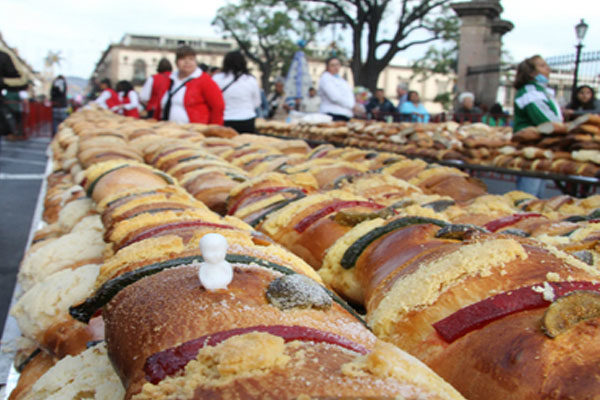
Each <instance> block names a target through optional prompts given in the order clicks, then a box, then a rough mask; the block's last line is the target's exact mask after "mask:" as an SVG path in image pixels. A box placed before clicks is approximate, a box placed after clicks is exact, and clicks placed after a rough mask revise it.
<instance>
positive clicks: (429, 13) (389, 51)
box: [301, 0, 453, 90]
mask: <svg viewBox="0 0 600 400" xmlns="http://www.w3.org/2000/svg"><path fill="white" fill-rule="evenodd" d="M451 1H453V0H396V1H392V0H301V2H302V3H313V4H314V5H315V7H317V8H316V9H314V10H312V12H311V13H309V15H308V17H309V18H310V19H312V20H313V21H315V22H316V23H318V24H319V26H321V27H324V26H327V25H332V24H334V25H342V26H348V27H350V29H351V31H352V56H351V61H350V66H351V69H352V74H353V76H354V83H355V85H360V86H365V87H367V88H369V89H370V90H374V89H375V88H376V86H377V79H378V78H379V74H380V73H381V71H383V69H384V68H385V67H387V66H388V65H389V63H390V61H391V60H392V58H394V56H395V55H397V54H398V53H399V52H401V51H403V50H406V49H408V48H409V47H411V46H415V45H419V44H425V43H429V42H432V41H434V40H437V39H440V38H443V35H444V32H443V29H442V28H443V26H444V23H445V19H446V16H445V15H444V9H443V7H444V6H445V5H447V4H449V3H450V2H451Z"/></svg>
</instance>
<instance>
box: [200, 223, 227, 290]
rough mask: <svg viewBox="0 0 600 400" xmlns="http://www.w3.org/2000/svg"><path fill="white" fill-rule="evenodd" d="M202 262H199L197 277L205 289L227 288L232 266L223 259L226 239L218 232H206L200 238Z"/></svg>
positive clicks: (225, 250)
mask: <svg viewBox="0 0 600 400" xmlns="http://www.w3.org/2000/svg"><path fill="white" fill-rule="evenodd" d="M200 250H202V256H203V257H204V262H203V263H201V264H200V269H199V270H198V277H199V278H200V283H202V286H204V287H205V288H206V289H207V290H215V289H227V285H229V282H231V280H232V279H233V268H231V264H229V263H228V262H227V261H225V255H226V254H227V239H225V237H224V236H223V235H220V234H218V233H207V234H206V235H204V236H202V239H200Z"/></svg>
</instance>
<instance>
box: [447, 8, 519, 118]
mask: <svg viewBox="0 0 600 400" xmlns="http://www.w3.org/2000/svg"><path fill="white" fill-rule="evenodd" d="M451 7H452V9H453V10H454V12H456V14H457V15H458V16H459V18H460V20H461V26H460V42H459V46H458V47H459V50H458V81H457V89H458V92H459V93H460V92H463V91H470V92H473V93H474V94H475V98H476V99H477V100H478V101H480V102H481V103H483V104H486V105H487V106H488V107H489V106H491V105H492V104H494V103H495V102H496V94H497V91H498V85H499V79H500V75H499V65H500V54H501V50H502V36H503V35H504V34H505V33H507V32H509V31H510V30H511V29H512V28H513V24H512V23H511V22H509V21H504V20H501V19H499V17H500V14H501V13H502V11H503V9H502V6H501V5H500V1H499V0H473V1H468V2H460V3H454V4H451ZM474 67H476V68H477V70H478V71H479V72H478V73H471V74H467V71H468V69H469V68H474Z"/></svg>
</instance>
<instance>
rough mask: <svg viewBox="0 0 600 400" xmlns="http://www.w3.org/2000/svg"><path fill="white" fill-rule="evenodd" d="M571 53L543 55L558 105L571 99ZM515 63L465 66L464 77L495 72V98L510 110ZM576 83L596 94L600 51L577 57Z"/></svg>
mask: <svg viewBox="0 0 600 400" xmlns="http://www.w3.org/2000/svg"><path fill="white" fill-rule="evenodd" d="M575 58H576V55H575V54H567V55H562V56H552V57H545V60H546V62H547V63H548V65H549V66H550V68H551V73H550V86H551V87H553V88H554V89H555V90H556V98H557V100H558V101H559V103H560V104H561V105H567V104H568V103H569V102H570V101H571V93H572V90H573V74H574V73H575ZM516 69H517V64H490V65H479V66H474V67H469V68H468V69H467V76H472V75H480V74H488V73H499V74H500V85H499V89H498V101H499V103H500V104H502V106H503V107H504V109H505V110H508V111H511V110H512V105H513V101H514V95H515V90H514V88H513V87H512V83H513V81H514V77H515V73H516ZM577 75H578V78H577V84H578V86H580V85H589V86H591V87H592V88H593V89H594V91H595V92H596V96H597V97H598V96H599V95H600V51H589V52H582V53H581V56H580V59H579V73H578V74H577Z"/></svg>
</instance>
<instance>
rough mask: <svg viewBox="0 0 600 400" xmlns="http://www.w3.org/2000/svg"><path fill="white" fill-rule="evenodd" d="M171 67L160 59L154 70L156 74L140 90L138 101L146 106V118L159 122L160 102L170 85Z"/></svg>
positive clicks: (167, 62) (167, 61)
mask: <svg viewBox="0 0 600 400" xmlns="http://www.w3.org/2000/svg"><path fill="white" fill-rule="evenodd" d="M172 70H173V66H172V65H171V62H170V61H169V60H167V59H166V58H161V59H160V61H159V62H158V68H156V72H157V73H156V74H154V75H152V76H151V77H149V78H148V79H146V82H145V83H144V86H143V87H142V90H140V101H141V102H142V103H145V104H146V112H147V115H148V118H154V119H156V120H160V117H161V112H160V100H161V99H162V97H163V95H164V94H165V92H166V91H167V90H169V85H170V84H171V71H172Z"/></svg>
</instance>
